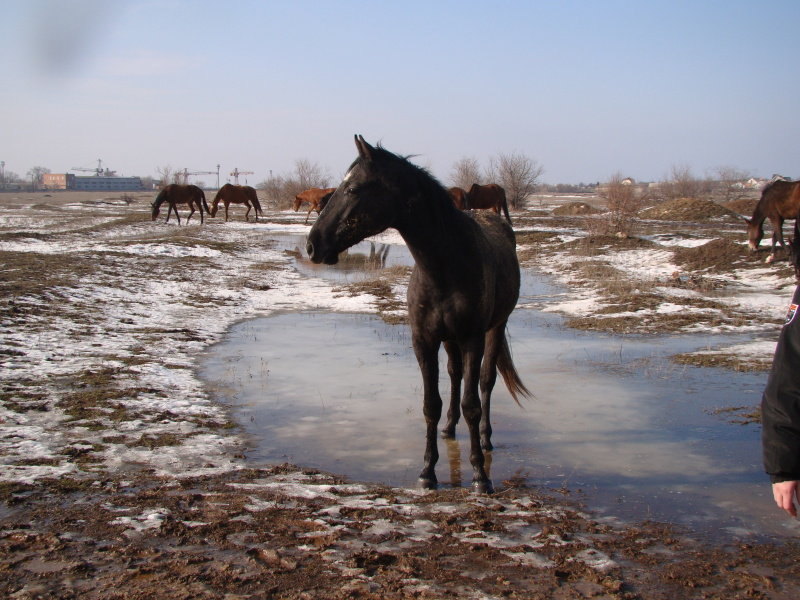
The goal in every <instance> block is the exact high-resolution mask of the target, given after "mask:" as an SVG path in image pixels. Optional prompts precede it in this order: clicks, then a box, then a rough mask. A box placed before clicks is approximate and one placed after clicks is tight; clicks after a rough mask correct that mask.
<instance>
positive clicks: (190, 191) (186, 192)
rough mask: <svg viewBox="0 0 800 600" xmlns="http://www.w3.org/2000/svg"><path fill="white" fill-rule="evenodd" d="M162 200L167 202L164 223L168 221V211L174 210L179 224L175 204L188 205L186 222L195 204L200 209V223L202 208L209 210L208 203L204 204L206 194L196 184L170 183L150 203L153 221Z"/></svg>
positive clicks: (179, 220) (192, 212)
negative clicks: (167, 206)
mask: <svg viewBox="0 0 800 600" xmlns="http://www.w3.org/2000/svg"><path fill="white" fill-rule="evenodd" d="M164 202H166V203H168V204H169V208H168V209H167V220H166V221H164V222H165V223H169V216H170V213H171V212H172V211H175V216H176V217H177V218H178V225H180V224H181V216H180V215H179V214H178V208H177V207H176V204H187V205H188V206H189V210H190V212H189V216H188V217H186V222H187V223H188V222H189V219H191V218H192V215H193V214H194V211H195V206H197V210H198V211H200V223H203V210H205V212H209V210H208V204H206V195H205V194H204V193H203V190H201V189H200V188H199V187H197V186H196V185H178V184H177V183H171V184H170V185H168V186H166V187H165V188H164V189H163V190H161V191H160V192H159V193H158V196H156V199H155V200H154V201H153V204H152V207H153V211H152V216H153V221H155V220H156V218H157V217H158V213H159V211H160V210H161V205H162V204H164Z"/></svg>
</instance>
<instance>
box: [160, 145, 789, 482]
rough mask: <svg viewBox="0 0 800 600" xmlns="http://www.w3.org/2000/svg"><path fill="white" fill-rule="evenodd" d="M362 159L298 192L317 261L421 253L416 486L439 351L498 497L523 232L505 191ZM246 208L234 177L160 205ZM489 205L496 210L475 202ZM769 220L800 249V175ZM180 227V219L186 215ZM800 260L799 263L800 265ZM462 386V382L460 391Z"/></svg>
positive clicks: (764, 204) (248, 201)
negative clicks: (499, 427)
mask: <svg viewBox="0 0 800 600" xmlns="http://www.w3.org/2000/svg"><path fill="white" fill-rule="evenodd" d="M355 144H356V149H357V151H358V156H357V157H356V159H355V160H354V161H353V163H352V164H351V165H350V168H349V169H348V171H347V174H346V175H345V177H344V179H343V180H342V182H341V183H340V184H339V186H338V187H336V188H312V189H310V190H306V191H304V192H302V193H300V194H298V195H297V196H296V197H295V201H294V205H293V207H294V210H295V211H298V210H299V209H300V207H301V206H302V205H304V204H307V205H308V206H309V208H308V212H307V214H306V222H308V219H309V217H310V215H311V212H313V211H316V212H317V213H318V214H319V217H318V218H317V220H316V221H315V223H314V224H313V226H312V227H311V230H310V232H309V234H308V237H307V240H306V252H307V254H308V256H309V258H310V259H311V261H312V262H314V263H324V264H331V265H332V264H336V263H337V262H338V261H339V260H340V256H344V254H343V253H344V252H345V251H346V250H347V249H348V248H350V247H352V246H354V245H355V244H357V243H359V242H361V241H362V240H364V239H366V238H368V237H371V236H373V235H376V234H378V233H381V232H382V231H384V230H386V229H388V228H394V229H396V230H397V231H398V232H399V233H400V235H401V236H402V238H403V239H404V241H405V242H406V245H407V246H408V248H409V251H410V252H411V255H412V256H413V258H414V268H413V270H412V273H411V277H410V280H409V284H408V289H407V306H408V319H409V324H410V327H411V340H412V346H413V349H414V354H415V356H416V358H417V362H418V364H419V369H420V373H421V377H422V396H423V398H422V401H423V414H424V417H425V423H426V433H425V452H424V457H423V468H422V471H421V472H420V475H419V481H420V484H421V485H422V486H423V487H426V488H435V487H437V485H438V482H437V478H436V472H435V467H436V463H437V461H438V459H439V451H438V444H437V437H438V436H437V429H438V427H439V421H440V419H441V417H442V412H443V401H442V397H441V395H440V392H439V385H438V379H439V349H440V347H442V346H443V347H444V349H445V352H446V355H447V373H448V375H449V377H450V396H449V405H448V411H447V420H446V422H445V425H444V427H443V428H442V430H441V431H440V432H439V434H440V435H441V436H442V437H445V438H453V437H454V436H455V429H456V424H457V423H458V421H459V419H460V417H461V415H463V417H464V420H465V421H466V424H467V429H468V434H469V444H470V463H471V465H472V485H473V488H474V489H475V490H476V491H478V492H482V493H491V492H492V491H493V485H492V482H491V480H490V479H489V476H488V473H487V469H486V459H485V454H484V453H485V452H486V451H489V450H492V449H493V446H492V441H491V435H492V426H491V421H490V416H491V396H492V391H493V388H494V385H495V382H496V379H497V374H498V373H499V374H500V375H501V377H502V378H503V381H504V382H505V385H506V388H507V389H508V391H509V393H510V395H511V397H512V398H513V399H514V400H515V401H516V402H517V403H518V404H519V402H520V398H522V397H530V396H531V393H530V391H529V390H528V389H527V387H526V386H525V384H524V383H523V382H522V380H521V378H520V376H519V374H518V372H517V370H516V368H515V366H514V363H513V360H512V357H511V351H510V348H509V345H508V339H507V336H506V327H507V324H508V319H509V316H510V314H511V312H512V311H513V309H514V307H515V306H516V303H517V300H518V298H519V290H520V268H519V263H518V260H517V254H516V239H515V234H514V230H513V229H512V227H511V217H510V215H509V212H508V205H507V202H506V197H505V192H504V190H503V188H502V187H500V186H498V185H495V184H490V185H485V186H481V185H477V184H475V185H473V186H472V187H471V188H470V190H469V191H465V190H463V189H462V188H450V189H445V188H444V187H443V186H442V185H441V184H440V183H439V182H438V181H436V179H434V178H433V177H432V176H431V175H430V174H429V173H428V172H427V171H426V170H425V169H422V168H420V167H417V166H416V165H414V164H412V163H411V162H409V161H408V160H407V159H406V158H403V157H401V156H398V155H396V154H393V153H391V152H389V151H388V150H386V149H385V148H383V147H381V146H380V145H378V146H377V147H373V146H371V145H370V144H369V143H367V142H366V141H365V140H364V138H363V137H361V136H359V135H357V136H355ZM220 202H222V203H224V205H225V219H226V221H227V219H228V206H229V204H244V205H245V206H247V213H246V214H245V219H246V220H249V217H248V215H249V214H250V211H251V210H255V215H254V216H255V218H256V220H257V219H258V215H259V214H263V213H262V211H261V206H260V204H259V201H258V197H257V196H256V193H255V190H254V189H253V188H250V187H248V186H233V185H230V184H227V185H225V186H223V188H222V189H220V190H219V192H218V193H217V195H216V196H215V198H214V200H213V202H212V207H211V209H210V210H209V208H208V205H207V204H206V200H205V195H204V194H203V191H202V190H201V189H199V188H197V187H196V186H193V185H184V186H179V185H170V186H167V187H166V188H164V189H163V190H162V191H161V192H160V193H159V194H158V197H157V198H156V200H155V202H154V203H153V219H155V218H156V217H157V216H158V212H159V207H160V206H161V205H162V204H164V203H168V204H169V211H168V213H167V220H169V214H170V212H172V211H174V212H175V215H176V216H178V213H177V209H176V208H175V207H176V205H177V204H185V205H188V207H189V209H190V211H191V212H190V213H189V217H187V222H188V220H189V219H190V218H191V216H192V215H193V214H194V212H195V211H199V212H200V219H201V222H202V220H203V213H204V211H205V212H206V213H208V214H211V215H212V216H215V215H216V213H217V209H218V206H219V203H220ZM474 209H488V210H474ZM767 219H769V220H770V222H771V223H772V227H773V235H772V255H773V256H774V253H775V249H776V246H777V245H778V244H780V245H781V246H783V247H785V244H784V240H783V233H782V226H783V222H784V221H785V220H787V219H794V220H795V230H794V231H795V233H794V240H793V241H794V244H793V245H792V250H793V253H794V254H796V255H797V256H800V241H798V240H800V226H799V225H798V221H800V182H792V181H787V180H782V179H780V180H775V181H773V182H772V183H770V184H769V185H767V186H766V187H765V188H764V190H763V193H762V195H761V198H760V200H759V202H758V204H757V206H756V208H755V210H754V212H753V215H752V218H750V219H745V220H746V221H747V236H748V243H749V245H750V248H751V249H752V250H754V251H755V250H758V248H759V245H760V243H761V240H762V238H763V237H764V227H763V225H764V221H765V220H767ZM178 222H179V223H180V217H178ZM795 264H797V263H795ZM462 386H463V389H462Z"/></svg>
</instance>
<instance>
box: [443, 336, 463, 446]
mask: <svg viewBox="0 0 800 600" xmlns="http://www.w3.org/2000/svg"><path fill="white" fill-rule="evenodd" d="M444 349H445V350H446V351H447V373H448V375H450V407H449V408H448V409H447V424H446V425H445V426H444V429H442V437H443V438H447V439H452V438H454V437H456V425H457V424H458V420H459V419H460V418H461V404H460V403H461V378H462V377H463V375H464V363H463V361H462V358H461V349H460V348H459V347H458V346H457V345H456V344H455V343H453V342H445V343H444Z"/></svg>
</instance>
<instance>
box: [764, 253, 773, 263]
mask: <svg viewBox="0 0 800 600" xmlns="http://www.w3.org/2000/svg"><path fill="white" fill-rule="evenodd" d="M774 260H775V255H774V254H770V255H769V256H768V257H767V259H766V260H765V261H764V262H765V263H767V264H770V263H771V262H773V261H774Z"/></svg>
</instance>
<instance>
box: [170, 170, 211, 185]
mask: <svg viewBox="0 0 800 600" xmlns="http://www.w3.org/2000/svg"><path fill="white" fill-rule="evenodd" d="M189 175H216V176H217V187H219V165H217V170H216V171H190V170H189V169H186V168H184V169H183V171H178V172H177V173H175V180H176V181H177V182H178V183H182V184H183V185H186V184H187V183H189Z"/></svg>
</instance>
